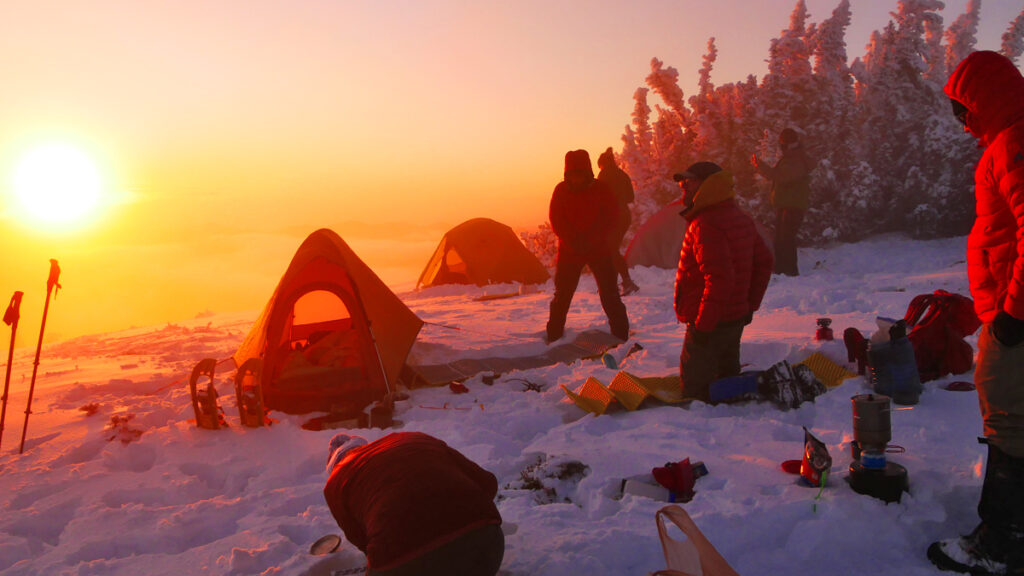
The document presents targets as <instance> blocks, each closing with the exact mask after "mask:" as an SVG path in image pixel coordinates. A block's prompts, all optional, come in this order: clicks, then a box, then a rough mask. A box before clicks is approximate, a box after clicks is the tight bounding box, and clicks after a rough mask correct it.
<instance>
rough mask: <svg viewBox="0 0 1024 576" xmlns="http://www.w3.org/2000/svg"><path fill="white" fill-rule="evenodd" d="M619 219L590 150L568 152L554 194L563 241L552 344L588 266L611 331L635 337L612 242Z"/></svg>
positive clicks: (554, 223) (554, 224)
mask: <svg viewBox="0 0 1024 576" xmlns="http://www.w3.org/2000/svg"><path fill="white" fill-rule="evenodd" d="M618 217H619V206H618V203H617V202H616V200H615V195H614V194H613V193H612V191H611V189H610V188H608V186H607V185H606V184H605V183H604V182H601V181H600V180H597V179H596V178H594V170H593V168H592V167H591V166H590V155H589V154H587V151H586V150H572V151H570V152H567V153H566V154H565V179H564V180H562V182H560V183H559V184H558V185H557V186H555V191H554V192H553V193H552V194H551V208H550V212H549V218H550V219H551V229H552V230H553V231H554V233H555V236H557V237H558V259H557V262H556V263H555V295H554V297H553V298H552V299H551V312H550V315H549V317H548V324H547V341H548V342H554V341H555V340H558V339H559V338H561V337H562V333H563V331H564V330H565V319H566V316H568V314H569V306H570V305H571V304H572V297H573V295H574V294H575V293H576V287H577V286H578V285H579V282H580V274H581V273H582V272H583V267H584V266H588V267H589V268H590V272H591V273H592V274H593V275H594V280H595V281H596V282H597V291H598V293H599V294H600V296H601V306H602V307H603V308H604V313H605V314H606V315H607V316H608V324H609V325H610V327H611V332H612V334H614V335H615V336H616V337H618V338H619V339H621V340H627V339H628V338H629V317H628V316H627V315H626V306H625V305H624V304H623V303H622V299H621V298H620V297H619V291H618V286H617V282H616V278H617V275H616V273H615V265H614V260H613V258H614V255H613V250H612V243H611V241H610V240H609V238H610V236H611V233H612V230H613V229H614V228H615V223H616V222H617V221H618Z"/></svg>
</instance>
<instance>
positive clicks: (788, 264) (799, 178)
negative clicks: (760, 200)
mask: <svg viewBox="0 0 1024 576" xmlns="http://www.w3.org/2000/svg"><path fill="white" fill-rule="evenodd" d="M779 148H780V149H781V150H782V158H780V159H779V161H778V162H777V163H776V164H775V166H766V165H765V164H764V162H762V161H761V159H759V158H758V157H757V154H754V155H752V156H751V157H750V163H751V164H752V165H753V166H754V169H755V170H757V172H758V173H759V174H761V175H762V176H764V177H765V178H767V179H768V180H771V182H772V207H774V208H775V272H776V273H777V274H785V275H786V276H799V275H800V266H799V264H798V263H797V250H796V248H797V236H798V235H799V234H800V225H801V224H802V223H803V221H804V214H806V213H807V208H808V207H809V206H810V196H811V170H813V169H814V166H813V165H812V164H811V161H810V160H808V159H807V153H806V152H805V151H804V148H803V146H801V145H800V136H799V134H797V132H796V130H793V129H792V128H786V129H785V130H783V131H782V132H781V133H779Z"/></svg>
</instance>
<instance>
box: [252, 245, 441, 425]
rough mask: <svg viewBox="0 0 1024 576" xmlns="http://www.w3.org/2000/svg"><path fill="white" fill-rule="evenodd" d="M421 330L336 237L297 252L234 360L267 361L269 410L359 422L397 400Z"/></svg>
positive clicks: (265, 389) (264, 375) (265, 394)
mask: <svg viewBox="0 0 1024 576" xmlns="http://www.w3.org/2000/svg"><path fill="white" fill-rule="evenodd" d="M422 325H423V322H422V320H420V319H419V318H418V317H417V316H416V314H414V313H413V312H412V311H411V310H410V309H409V308H408V307H406V305H405V304H404V303H403V302H402V301H401V300H399V298H398V297H397V296H396V295H395V294H394V293H393V292H392V291H391V290H390V289H389V288H388V287H387V286H386V285H385V284H384V283H383V282H382V281H381V280H380V278H378V277H377V275H376V274H374V272H373V271H372V270H371V269H370V268H369V267H368V266H367V265H366V264H365V263H363V261H362V260H360V259H359V257H358V256H356V254H355V253H354V252H353V251H352V249H351V248H349V247H348V245H347V244H345V242H344V241H343V240H342V239H341V237H339V236H338V235H337V234H336V233H334V232H333V231H331V230H328V229H320V230H317V231H316V232H313V233H312V234H310V235H309V237H308V238H306V240H305V241H304V242H303V243H302V245H301V246H299V249H298V251H296V253H295V256H294V257H293V258H292V261H291V264H289V265H288V269H287V270H286V271H285V273H284V275H283V276H282V277H281V281H280V282H279V283H278V285H277V288H276V289H275V290H274V293H273V295H272V296H271V297H270V301H269V302H268V303H267V305H266V307H265V308H264V309H263V313H262V314H261V315H260V316H259V318H258V319H257V320H256V323H255V324H254V325H253V327H252V329H251V330H250V332H249V335H248V336H247V337H246V338H245V340H244V341H243V342H242V344H241V346H239V348H238V351H237V352H235V355H234V360H235V364H236V365H237V366H241V365H242V364H243V363H244V362H245V361H246V360H248V359H250V358H259V359H261V360H262V363H263V368H262V379H263V397H264V402H265V404H266V406H267V408H270V409H274V410H280V411H283V412H289V413H293V414H301V413H307V412H315V411H322V412H331V413H334V414H351V415H354V414H357V413H358V412H360V411H361V410H363V409H364V408H365V407H366V406H368V405H369V404H370V403H372V402H374V401H376V400H380V399H381V398H383V397H384V396H385V395H386V394H388V393H390V392H393V391H394V389H395V387H396V385H397V380H398V376H399V373H400V372H401V370H402V367H403V366H404V365H405V360H406V357H407V356H408V355H409V351H410V349H411V348H412V345H413V343H414V342H415V340H416V335H417V334H418V333H419V330H420V328H421V327H422Z"/></svg>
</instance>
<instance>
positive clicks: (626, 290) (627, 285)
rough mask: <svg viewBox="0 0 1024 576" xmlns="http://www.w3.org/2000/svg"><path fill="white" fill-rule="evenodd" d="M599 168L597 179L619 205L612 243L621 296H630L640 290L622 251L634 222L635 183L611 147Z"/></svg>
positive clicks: (601, 158) (603, 155) (598, 161)
mask: <svg viewBox="0 0 1024 576" xmlns="http://www.w3.org/2000/svg"><path fill="white" fill-rule="evenodd" d="M597 167H598V168H599V169H600V172H598V173H597V179H598V180H600V181H601V182H604V183H605V184H607V185H608V187H609V188H611V189H612V192H613V193H614V194H615V199H616V200H617V201H618V203H619V219H618V221H617V222H616V223H615V228H614V229H613V230H612V235H611V237H610V241H611V243H612V250H613V252H612V257H613V258H614V259H615V272H617V273H618V274H619V276H622V292H621V293H620V294H621V295H623V296H629V295H630V294H632V293H633V292H636V291H637V290H639V289H640V287H639V286H637V285H636V284H635V283H634V282H633V279H632V278H630V277H629V266H627V265H626V259H625V258H623V257H622V250H621V247H622V239H623V238H625V237H626V232H627V231H628V230H629V225H630V224H631V223H632V221H633V213H632V211H630V209H629V205H630V204H632V203H633V199H634V197H635V194H634V192H633V181H632V180H630V178H629V174H626V172H625V171H624V170H623V169H622V168H619V166H618V165H617V164H616V163H615V153H613V152H612V149H611V147H609V148H608V149H607V150H605V151H604V152H603V153H602V154H601V155H600V156H598V157H597Z"/></svg>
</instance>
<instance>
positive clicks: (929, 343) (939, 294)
mask: <svg viewBox="0 0 1024 576" xmlns="http://www.w3.org/2000/svg"><path fill="white" fill-rule="evenodd" d="M903 318H904V320H905V321H906V323H907V326H908V328H910V333H909V334H907V337H908V338H910V342H911V344H913V345H914V358H915V360H916V361H917V372H918V374H919V375H920V376H921V381H922V382H927V381H929V380H935V379H937V378H941V377H943V376H945V375H946V374H963V373H964V372H967V371H968V370H970V369H971V366H972V365H973V364H974V349H973V348H971V345H970V344H968V343H967V342H966V341H964V338H966V337H967V336H970V335H971V334H974V333H975V332H976V331H977V330H978V328H979V327H980V326H981V320H980V319H978V315H977V313H976V312H975V311H974V301H973V300H971V299H970V298H968V297H966V296H962V295H960V294H952V293H950V292H946V291H945V290H936V291H935V292H934V293H932V294H921V295H919V296H915V297H914V299H913V300H911V301H910V306H908V307H907V314H906V316H904V317H903Z"/></svg>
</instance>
